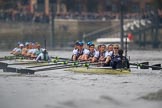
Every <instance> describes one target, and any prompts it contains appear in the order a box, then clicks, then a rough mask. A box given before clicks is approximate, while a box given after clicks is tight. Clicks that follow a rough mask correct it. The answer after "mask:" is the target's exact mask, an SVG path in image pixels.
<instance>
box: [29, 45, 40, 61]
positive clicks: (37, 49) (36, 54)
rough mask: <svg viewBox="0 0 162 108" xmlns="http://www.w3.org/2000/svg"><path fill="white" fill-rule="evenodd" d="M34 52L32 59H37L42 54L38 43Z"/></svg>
mask: <svg viewBox="0 0 162 108" xmlns="http://www.w3.org/2000/svg"><path fill="white" fill-rule="evenodd" d="M34 47H35V48H34V50H33V52H32V54H31V57H32V58H36V57H37V56H38V55H39V54H40V53H42V48H41V45H40V44H38V43H35V46H34Z"/></svg>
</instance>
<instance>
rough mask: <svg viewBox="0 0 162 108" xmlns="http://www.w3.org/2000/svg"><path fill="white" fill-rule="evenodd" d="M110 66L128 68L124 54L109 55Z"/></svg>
mask: <svg viewBox="0 0 162 108" xmlns="http://www.w3.org/2000/svg"><path fill="white" fill-rule="evenodd" d="M111 66H112V67H113V68H114V69H116V68H129V61H128V59H127V58H126V57H125V56H121V55H114V53H113V54H112V56H111Z"/></svg>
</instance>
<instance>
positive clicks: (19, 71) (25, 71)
mask: <svg viewBox="0 0 162 108" xmlns="http://www.w3.org/2000/svg"><path fill="white" fill-rule="evenodd" d="M80 66H84V67H86V65H85V64H77V65H76V64H69V65H60V66H54V67H45V68H42V69H29V68H24V69H16V71H17V72H18V73H26V74H28V73H29V74H33V73H35V72H38V71H39V72H40V71H46V70H56V69H65V68H72V67H80Z"/></svg>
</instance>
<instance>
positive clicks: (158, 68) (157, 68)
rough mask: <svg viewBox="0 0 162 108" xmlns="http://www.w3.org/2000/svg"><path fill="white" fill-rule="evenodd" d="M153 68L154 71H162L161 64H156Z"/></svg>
mask: <svg viewBox="0 0 162 108" xmlns="http://www.w3.org/2000/svg"><path fill="white" fill-rule="evenodd" d="M151 68H152V70H160V69H162V68H161V64H154V65H152V66H151Z"/></svg>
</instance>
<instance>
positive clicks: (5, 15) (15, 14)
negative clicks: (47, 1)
mask: <svg viewBox="0 0 162 108" xmlns="http://www.w3.org/2000/svg"><path fill="white" fill-rule="evenodd" d="M158 13H159V16H160V17H161V18H162V10H158ZM153 15H154V11H149V12H142V13H141V14H139V13H127V14H124V18H125V19H137V18H143V19H149V18H151V17H152V16H153ZM55 18H56V19H76V20H102V21H106V20H113V19H116V20H119V19H120V13H113V12H103V13H94V12H89V13H85V12H82V13H78V12H68V13H57V14H55ZM50 19H51V14H49V15H46V14H44V13H40V12H35V13H30V12H29V11H17V10H12V9H10V10H0V21H5V22H8V21H11V22H12V21H14V22H32V23H35V22H36V23H49V22H50Z"/></svg>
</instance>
